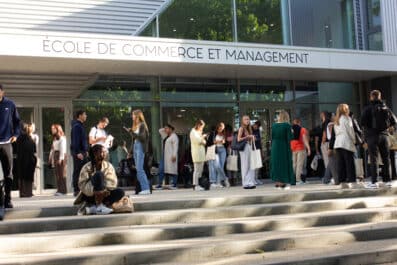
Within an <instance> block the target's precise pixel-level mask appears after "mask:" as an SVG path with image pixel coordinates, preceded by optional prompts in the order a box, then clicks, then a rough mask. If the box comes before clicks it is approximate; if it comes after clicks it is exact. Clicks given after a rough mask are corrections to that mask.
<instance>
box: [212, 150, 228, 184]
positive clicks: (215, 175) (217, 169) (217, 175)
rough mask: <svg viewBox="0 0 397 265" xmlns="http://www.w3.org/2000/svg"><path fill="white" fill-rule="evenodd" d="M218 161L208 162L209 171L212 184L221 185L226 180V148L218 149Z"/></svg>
mask: <svg viewBox="0 0 397 265" xmlns="http://www.w3.org/2000/svg"><path fill="white" fill-rule="evenodd" d="M216 152H217V154H216V156H217V159H215V160H210V161H208V169H209V173H210V182H211V183H220V182H221V181H222V180H225V179H226V175H225V171H224V167H225V162H226V149H225V147H223V146H222V147H216Z"/></svg>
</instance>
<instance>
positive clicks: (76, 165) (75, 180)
mask: <svg viewBox="0 0 397 265" xmlns="http://www.w3.org/2000/svg"><path fill="white" fill-rule="evenodd" d="M85 163H87V159H86V158H85V157H84V159H83V160H80V159H78V158H77V156H76V155H73V175H72V184H73V191H74V192H75V193H77V192H79V191H80V188H79V177H80V171H81V168H82V167H83V166H84V165H85Z"/></svg>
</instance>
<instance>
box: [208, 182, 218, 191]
mask: <svg viewBox="0 0 397 265" xmlns="http://www.w3.org/2000/svg"><path fill="white" fill-rule="evenodd" d="M212 189H219V185H218V184H215V183H211V186H210V190H212Z"/></svg>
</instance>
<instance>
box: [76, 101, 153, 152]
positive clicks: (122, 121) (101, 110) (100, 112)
mask: <svg viewBox="0 0 397 265" xmlns="http://www.w3.org/2000/svg"><path fill="white" fill-rule="evenodd" d="M150 106H151V105H150V103H149V104H148V103H146V104H142V103H141V104H139V103H138V104H137V103H136V102H129V103H125V104H124V106H120V105H113V104H112V103H111V102H109V103H108V104H101V103H100V102H94V101H75V102H74V103H73V112H75V111H77V110H79V109H82V110H85V111H86V113H87V121H86V122H85V124H84V126H85V128H86V131H87V134H88V133H89V131H90V129H91V128H92V127H94V126H95V125H97V124H98V121H99V120H100V119H101V118H102V117H108V118H109V125H108V126H107V127H106V129H105V130H106V132H107V133H108V134H111V135H112V136H113V137H114V139H115V140H114V143H116V144H122V143H123V141H125V142H126V143H127V148H128V149H130V146H131V136H130V135H129V133H127V132H126V131H125V130H124V129H123V127H127V128H130V127H131V125H132V120H131V110H133V109H141V110H142V111H143V113H144V116H145V119H146V123H147V124H148V126H149V130H150V126H151V109H150Z"/></svg>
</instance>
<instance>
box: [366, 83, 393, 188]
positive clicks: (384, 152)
mask: <svg viewBox="0 0 397 265" xmlns="http://www.w3.org/2000/svg"><path fill="white" fill-rule="evenodd" d="M361 124H362V126H363V127H364V136H365V142H366V144H367V145H368V153H369V159H370V170H369V173H370V175H371V183H369V184H368V185H366V188H369V189H376V188H378V183H377V182H378V164H377V161H376V160H377V157H378V152H379V153H380V156H381V158H382V162H383V168H384V172H382V178H383V182H384V183H385V185H386V186H387V187H391V186H392V183H391V179H390V146H389V139H388V135H389V133H388V129H389V128H390V127H394V126H396V124H397V119H396V116H395V115H394V114H393V112H392V111H391V110H390V109H389V108H388V107H387V106H386V104H385V103H384V102H383V101H382V94H381V92H380V91H379V90H373V91H371V93H370V104H369V105H368V106H367V107H366V108H365V109H364V111H363V113H362V115H361Z"/></svg>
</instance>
